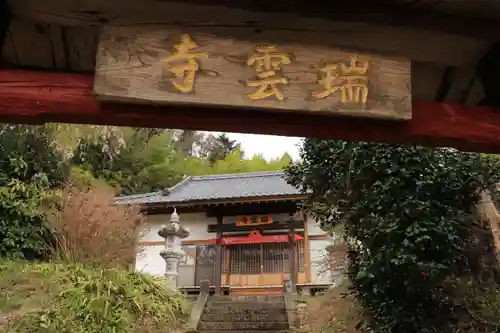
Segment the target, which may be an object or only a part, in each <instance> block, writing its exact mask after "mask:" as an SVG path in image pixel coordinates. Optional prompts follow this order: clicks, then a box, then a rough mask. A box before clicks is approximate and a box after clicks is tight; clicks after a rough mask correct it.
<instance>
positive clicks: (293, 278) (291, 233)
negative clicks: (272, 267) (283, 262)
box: [288, 218, 297, 293]
mask: <svg viewBox="0 0 500 333" xmlns="http://www.w3.org/2000/svg"><path fill="white" fill-rule="evenodd" d="M289 222H290V224H289V227H288V240H289V242H288V243H289V248H290V257H289V259H290V263H289V266H290V283H291V287H292V292H293V293H295V292H296V291H297V265H296V256H295V229H294V228H293V224H292V223H291V222H292V219H291V218H290V221H289Z"/></svg>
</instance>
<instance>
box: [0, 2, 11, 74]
mask: <svg viewBox="0 0 500 333" xmlns="http://www.w3.org/2000/svg"><path fill="white" fill-rule="evenodd" d="M9 22H10V13H9V10H8V8H7V0H0V55H1V54H2V50H3V45H4V42H5V40H6V37H7V33H8V31H9ZM1 65H2V59H1V58H0V66H1Z"/></svg>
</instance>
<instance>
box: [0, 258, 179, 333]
mask: <svg viewBox="0 0 500 333" xmlns="http://www.w3.org/2000/svg"><path fill="white" fill-rule="evenodd" d="M0 297H1V298H0V332H11V333H27V332H30V333H56V332H57V333H69V332H71V333H94V332H95V333H97V332H99V333H126V332H134V333H146V332H147V333H155V332H170V331H173V330H175V329H176V328H178V327H180V326H181V325H182V321H183V319H184V318H185V317H186V315H187V308H186V307H187V304H186V303H185V300H184V297H183V296H182V295H181V294H179V293H178V292H176V291H173V290H170V289H169V288H167V287H165V284H164V282H163V281H161V280H159V279H155V278H152V277H149V276H145V275H142V274H140V273H131V272H128V271H126V270H123V269H119V268H102V267H99V266H92V265H89V264H68V263H63V262H52V263H26V262H20V263H19V262H8V263H3V264H0Z"/></svg>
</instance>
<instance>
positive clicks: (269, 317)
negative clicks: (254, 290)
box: [201, 311, 287, 322]
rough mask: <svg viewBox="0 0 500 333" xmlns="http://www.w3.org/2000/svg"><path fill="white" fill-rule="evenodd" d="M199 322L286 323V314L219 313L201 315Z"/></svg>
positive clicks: (283, 312)
mask: <svg viewBox="0 0 500 333" xmlns="http://www.w3.org/2000/svg"><path fill="white" fill-rule="evenodd" d="M201 320H202V321H204V322H234V321H240V320H241V321H250V322H251V321H261V322H264V321H265V322H273V321H279V322H286V321H287V317H286V312H285V311H282V312H279V313H268V314H262V313H253V312H251V311H248V312H246V313H226V314H224V315H221V314H220V313H203V314H202V316H201Z"/></svg>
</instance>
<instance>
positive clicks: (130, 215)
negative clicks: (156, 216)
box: [49, 186, 142, 267]
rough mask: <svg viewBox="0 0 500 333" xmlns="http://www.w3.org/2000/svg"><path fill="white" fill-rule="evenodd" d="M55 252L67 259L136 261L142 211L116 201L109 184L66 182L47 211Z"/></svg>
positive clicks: (104, 262)
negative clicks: (76, 185) (54, 206)
mask: <svg viewBox="0 0 500 333" xmlns="http://www.w3.org/2000/svg"><path fill="white" fill-rule="evenodd" d="M49 221H50V225H51V227H52V230H53V233H54V236H55V239H56V253H57V255H58V256H59V257H60V258H62V259H64V260H65V261H66V262H80V263H93V264H100V265H104V266H106V267H117V266H124V267H125V266H129V265H131V264H133V263H134V262H135V258H136V254H137V251H138V246H137V245H138V244H137V242H138V240H139V233H140V232H141V229H140V228H139V225H140V223H141V221H142V215H141V214H140V213H139V210H138V208H137V207H128V206H124V205H116V204H115V203H114V193H113V190H112V189H111V188H107V187H103V186H94V187H90V188H86V189H79V188H78V187H73V186H69V187H67V188H65V190H64V191H63V192H62V193H61V199H60V201H59V202H58V205H57V209H55V210H53V211H52V213H51V214H50V215H49Z"/></svg>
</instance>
